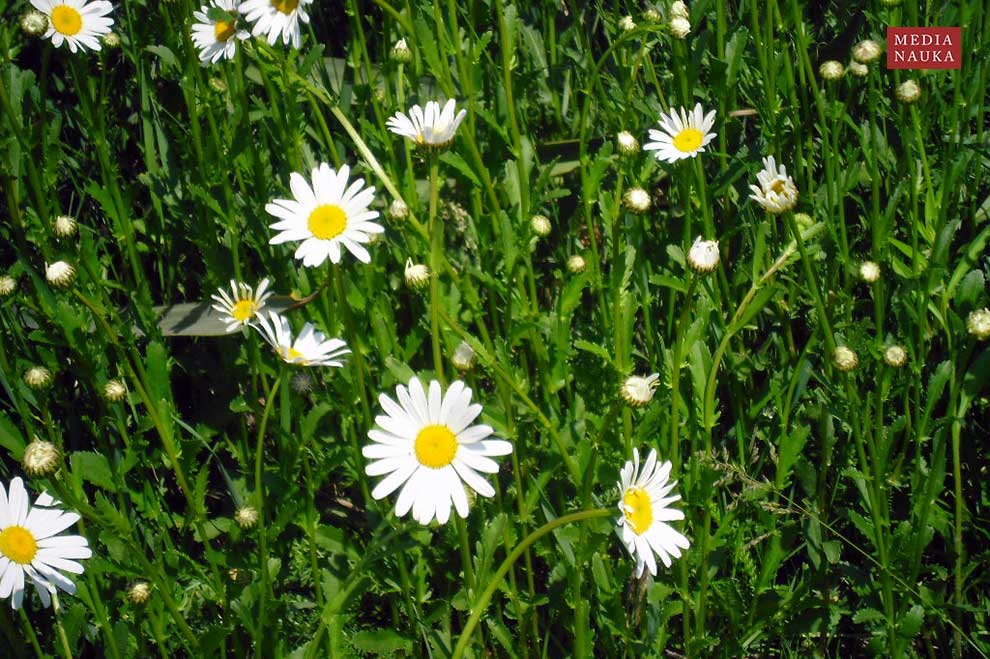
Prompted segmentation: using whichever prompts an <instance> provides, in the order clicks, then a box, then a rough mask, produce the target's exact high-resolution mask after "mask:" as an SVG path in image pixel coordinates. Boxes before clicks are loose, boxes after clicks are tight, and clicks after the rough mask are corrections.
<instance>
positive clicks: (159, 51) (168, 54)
mask: <svg viewBox="0 0 990 659" xmlns="http://www.w3.org/2000/svg"><path fill="white" fill-rule="evenodd" d="M145 50H147V51H148V52H149V53H152V54H154V55H158V59H160V60H161V61H162V64H163V65H164V66H163V68H169V67H171V68H174V69H176V70H178V68H179V60H177V59H176V58H175V53H173V52H172V51H171V50H170V49H169V48H168V47H167V46H148V47H147V48H145Z"/></svg>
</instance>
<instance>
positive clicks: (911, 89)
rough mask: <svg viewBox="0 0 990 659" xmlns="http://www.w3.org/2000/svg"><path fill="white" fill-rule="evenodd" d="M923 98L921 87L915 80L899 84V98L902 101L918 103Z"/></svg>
mask: <svg viewBox="0 0 990 659" xmlns="http://www.w3.org/2000/svg"><path fill="white" fill-rule="evenodd" d="M919 98H921V87H919V86H918V83H917V82H915V81H914V80H905V81H904V82H902V83H901V84H900V85H898V86H897V100H898V101H900V102H901V103H917V102H918V99H919Z"/></svg>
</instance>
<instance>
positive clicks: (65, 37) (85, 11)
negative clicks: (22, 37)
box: [31, 0, 113, 53]
mask: <svg viewBox="0 0 990 659" xmlns="http://www.w3.org/2000/svg"><path fill="white" fill-rule="evenodd" d="M31 4H32V5H34V8H35V9H37V10H38V11H40V12H41V13H43V14H44V15H45V16H47V17H48V30H46V31H45V38H46V39H51V40H52V45H54V46H55V47H56V48H57V47H59V46H61V45H62V44H63V43H68V44H69V50H70V51H71V52H73V53H74V52H76V51H77V50H79V49H80V48H83V49H85V48H89V49H90V50H99V49H100V39H99V37H102V36H103V35H105V34H109V33H110V27H111V26H112V25H113V19H112V18H110V17H108V16H107V14H109V13H110V12H111V11H113V5H111V4H110V3H109V2H106V0H94V1H93V2H86V0H31Z"/></svg>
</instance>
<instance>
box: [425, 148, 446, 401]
mask: <svg viewBox="0 0 990 659" xmlns="http://www.w3.org/2000/svg"><path fill="white" fill-rule="evenodd" d="M439 195H440V160H439V159H438V158H437V157H436V156H434V155H431V157H430V222H429V231H430V338H431V343H432V345H433V368H434V369H435V370H436V372H437V379H438V380H440V384H441V385H443V386H446V384H447V381H446V378H444V376H443V352H442V351H441V349H440V271H439V267H440V259H441V257H442V256H443V223H442V222H441V221H440V220H439V219H438V218H437V203H438V197H439Z"/></svg>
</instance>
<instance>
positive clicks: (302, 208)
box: [265, 163, 385, 266]
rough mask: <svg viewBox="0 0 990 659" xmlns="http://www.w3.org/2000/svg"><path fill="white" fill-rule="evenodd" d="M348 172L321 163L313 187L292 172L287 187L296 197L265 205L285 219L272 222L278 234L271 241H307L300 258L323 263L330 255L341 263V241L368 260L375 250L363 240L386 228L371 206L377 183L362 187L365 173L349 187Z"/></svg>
mask: <svg viewBox="0 0 990 659" xmlns="http://www.w3.org/2000/svg"><path fill="white" fill-rule="evenodd" d="M350 173H351V170H350V168H348V167H347V165H344V166H343V167H341V168H340V170H339V171H334V170H333V169H331V168H330V166H329V165H328V164H326V163H322V164H320V166H319V167H317V168H315V169H314V170H313V187H310V186H309V183H307V182H306V179H304V178H303V177H302V174H297V173H296V172H293V173H292V176H290V177H289V187H291V188H292V194H293V195H294V196H295V199H276V200H275V201H273V202H271V203H270V204H268V205H267V206H265V210H266V211H268V212H269V213H271V214H272V215H274V216H275V217H278V218H281V221H280V222H276V223H275V224H273V225H271V228H272V229H274V230H276V231H279V232H280V233H279V234H277V235H276V236H275V237H274V238H272V239H271V240H270V241H269V243H271V244H272V245H278V244H280V243H285V242H290V241H296V240H301V241H303V243H302V244H301V245H300V246H299V247H298V249H296V258H297V259H302V262H303V265H305V266H317V265H320V264H321V263H323V262H324V261H326V260H327V258H328V257H329V259H330V260H331V261H332V262H333V263H340V246H341V245H343V246H344V247H346V248H347V251H349V252H350V253H351V254H353V255H354V258H356V259H357V260H359V261H361V262H363V263H370V262H371V255H370V254H368V250H366V249H365V248H364V247H363V246H362V245H361V243H366V242H368V240H369V234H372V233H382V232H383V231H385V229H384V227H382V226H381V225H380V224H375V223H374V222H371V221H370V220H373V219H375V218H376V217H378V211H373V210H369V209H368V206H369V205H370V204H371V201H372V199H374V197H375V188H374V187H368V188H365V189H364V190H362V189H361V188H362V187H364V179H363V178H359V179H357V180H356V181H354V182H353V183H351V184H350V186H348V181H347V177H348V176H349V175H350Z"/></svg>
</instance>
